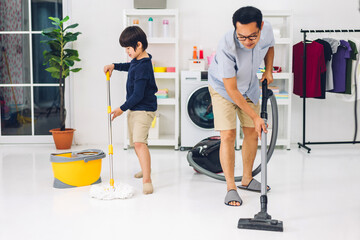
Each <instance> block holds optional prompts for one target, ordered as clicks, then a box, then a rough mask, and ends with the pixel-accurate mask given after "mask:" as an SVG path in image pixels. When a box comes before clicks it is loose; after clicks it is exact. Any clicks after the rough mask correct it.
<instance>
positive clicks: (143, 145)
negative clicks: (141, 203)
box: [104, 26, 158, 194]
mask: <svg viewBox="0 0 360 240" xmlns="http://www.w3.org/2000/svg"><path fill="white" fill-rule="evenodd" d="M119 42H120V45H121V46H122V47H124V48H125V49H126V53H127V54H128V55H129V57H130V58H132V61H131V62H130V63H115V64H110V65H106V66H105V67H104V72H105V74H106V72H109V73H110V76H111V74H112V71H113V70H114V69H115V70H118V71H126V72H128V79H127V82H126V101H125V103H124V104H123V105H121V106H120V107H118V108H116V109H115V110H113V111H112V112H111V115H112V120H114V119H115V118H116V117H118V116H120V115H121V114H122V113H123V112H125V111H126V110H129V111H128V132H129V140H130V146H134V148H135V152H136V155H137V157H138V158H139V162H140V166H141V170H142V172H139V173H137V174H136V175H135V177H138V178H140V177H143V193H144V194H151V193H153V191H154V190H153V185H152V182H151V177H150V170H151V158H150V152H149V149H148V147H147V138H148V133H149V128H150V125H151V122H152V120H153V119H154V117H155V111H156V110H157V99H156V96H155V93H156V92H157V91H158V89H157V86H156V83H155V77H154V71H153V67H152V63H151V58H152V57H151V55H150V54H148V53H147V52H146V51H145V50H146V48H147V46H148V42H147V39H146V34H145V33H144V31H143V30H141V28H140V27H137V26H130V27H127V28H126V29H125V30H124V31H123V32H122V33H121V35H120V39H119Z"/></svg>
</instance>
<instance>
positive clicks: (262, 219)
mask: <svg viewBox="0 0 360 240" xmlns="http://www.w3.org/2000/svg"><path fill="white" fill-rule="evenodd" d="M262 92H263V96H262V102H261V118H262V119H263V120H264V122H265V125H266V123H267V119H268V116H267V111H266V108H267V99H268V98H269V97H271V98H275V96H274V94H273V93H272V91H271V90H268V88H267V80H266V79H265V80H264V81H263V83H262ZM275 101H276V98H275ZM275 106H276V105H275ZM275 106H273V105H272V108H274V107H275ZM266 135H267V133H265V132H264V131H262V132H261V196H260V205H261V208H260V212H259V213H258V214H255V216H254V218H240V219H239V222H238V228H241V229H253V230H266V231H277V232H283V231H284V228H283V222H282V221H279V220H275V219H271V216H270V215H269V214H268V213H267V202H268V199H267V195H266V193H267V187H266V186H267V162H268V154H267V153H266V148H267V146H266Z"/></svg>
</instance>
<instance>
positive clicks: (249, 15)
mask: <svg viewBox="0 0 360 240" xmlns="http://www.w3.org/2000/svg"><path fill="white" fill-rule="evenodd" d="M232 20H233V24H234V27H235V29H236V23H237V22H240V23H241V24H248V23H251V22H256V25H257V27H258V28H259V29H261V23H262V13H261V11H260V10H259V9H257V8H255V7H251V6H247V7H242V8H239V9H238V10H237V11H236V12H235V13H234V15H233V18H232Z"/></svg>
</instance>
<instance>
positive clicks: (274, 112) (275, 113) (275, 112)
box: [187, 90, 279, 182]
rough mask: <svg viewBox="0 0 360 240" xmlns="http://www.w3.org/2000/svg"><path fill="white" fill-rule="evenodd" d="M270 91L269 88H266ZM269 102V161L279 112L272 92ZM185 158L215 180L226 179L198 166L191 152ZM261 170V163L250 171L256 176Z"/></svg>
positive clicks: (192, 165)
mask: <svg viewBox="0 0 360 240" xmlns="http://www.w3.org/2000/svg"><path fill="white" fill-rule="evenodd" d="M268 91H270V90H268ZM269 99H270V103H271V113H272V133H271V140H270V144H269V147H268V149H267V162H269V161H270V158H271V156H272V154H273V152H274V149H275V146H276V140H277V136H278V129H279V127H278V119H279V114H278V108H277V102H276V97H275V95H274V94H270V98H269ZM187 160H188V162H189V164H190V166H191V167H193V168H194V169H195V170H196V171H198V172H200V173H203V174H205V175H207V176H209V177H212V178H215V179H217V180H220V181H226V179H225V176H224V175H219V174H216V173H213V172H211V171H208V170H206V169H204V168H202V167H201V166H199V165H198V164H197V163H196V162H195V161H194V160H193V158H192V152H191V151H189V152H188V154H187ZM260 171H261V165H259V166H258V167H257V168H255V169H254V170H253V171H252V176H256V175H257V174H258V173H259V172H260ZM241 180H242V176H236V177H235V182H240V181H241Z"/></svg>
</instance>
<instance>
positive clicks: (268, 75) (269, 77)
mask: <svg viewBox="0 0 360 240" xmlns="http://www.w3.org/2000/svg"><path fill="white" fill-rule="evenodd" d="M265 79H267V83H268V85H269V84H270V83H272V82H273V81H274V78H273V75H272V71H271V70H269V71H267V70H266V71H265V72H264V73H263V75H262V77H261V80H260V81H261V82H262V81H264V80H265Z"/></svg>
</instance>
